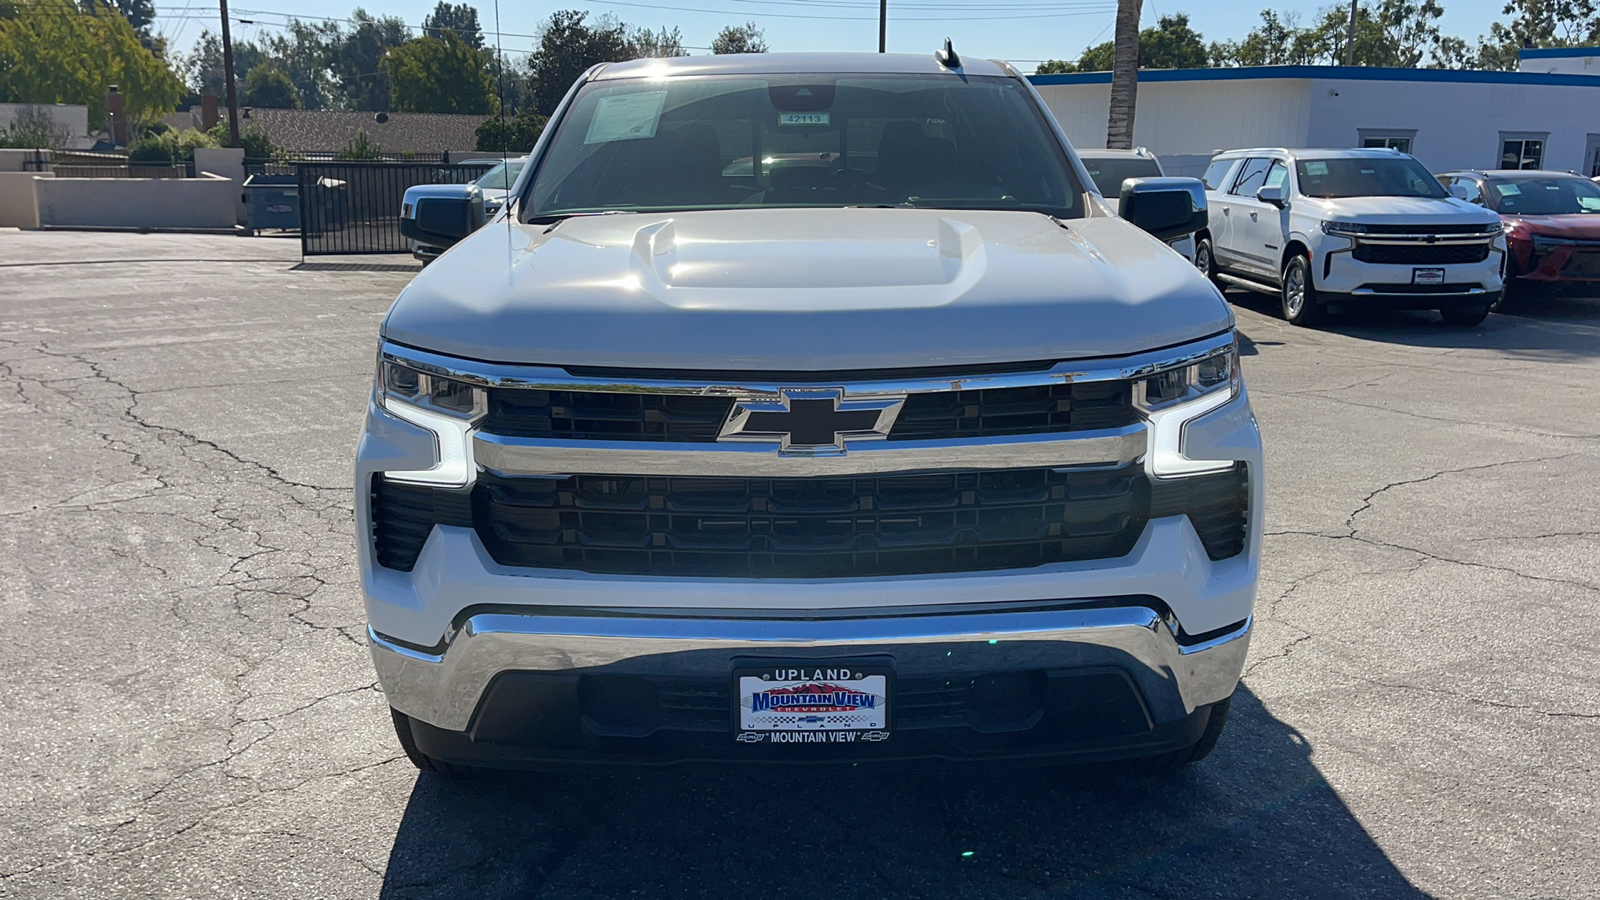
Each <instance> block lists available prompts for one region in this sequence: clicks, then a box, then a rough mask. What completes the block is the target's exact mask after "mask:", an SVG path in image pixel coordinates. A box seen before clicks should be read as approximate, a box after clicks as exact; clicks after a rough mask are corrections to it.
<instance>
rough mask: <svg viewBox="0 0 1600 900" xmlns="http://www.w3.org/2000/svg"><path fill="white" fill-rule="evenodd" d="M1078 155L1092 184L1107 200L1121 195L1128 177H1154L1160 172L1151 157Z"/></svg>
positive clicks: (1159, 168)
mask: <svg viewBox="0 0 1600 900" xmlns="http://www.w3.org/2000/svg"><path fill="white" fill-rule="evenodd" d="M1079 156H1080V157H1081V158H1082V159H1083V167H1084V168H1085V169H1088V170H1089V177H1090V178H1093V179H1094V186H1095V187H1097V188H1099V189H1100V193H1101V194H1103V195H1104V196H1105V197H1106V198H1107V199H1109V200H1115V199H1116V198H1117V197H1120V196H1121V195H1122V183H1123V182H1124V181H1127V180H1128V179H1129V178H1155V177H1157V176H1158V175H1160V174H1161V167H1160V166H1158V165H1156V161H1155V160H1153V159H1141V158H1138V157H1125V158H1116V159H1095V158H1094V157H1093V156H1086V155H1084V154H1081V153H1080V154H1079Z"/></svg>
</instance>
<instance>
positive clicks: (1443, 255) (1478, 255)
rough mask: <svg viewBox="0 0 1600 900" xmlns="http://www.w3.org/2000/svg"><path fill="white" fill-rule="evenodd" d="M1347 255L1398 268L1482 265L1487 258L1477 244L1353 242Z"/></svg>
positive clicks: (1484, 245) (1486, 251)
mask: <svg viewBox="0 0 1600 900" xmlns="http://www.w3.org/2000/svg"><path fill="white" fill-rule="evenodd" d="M1350 255H1351V256H1354V257H1355V258H1356V260H1358V261H1359V262H1364V263H1394V264H1398V265H1448V264H1450V263H1475V262H1483V261H1484V260H1486V259H1488V258H1489V245H1488V243H1481V244H1417V245H1416V246H1402V245H1399V244H1366V243H1357V244H1356V246H1355V249H1354V250H1352V251H1351V253H1350Z"/></svg>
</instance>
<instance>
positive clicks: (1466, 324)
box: [1439, 303, 1491, 328]
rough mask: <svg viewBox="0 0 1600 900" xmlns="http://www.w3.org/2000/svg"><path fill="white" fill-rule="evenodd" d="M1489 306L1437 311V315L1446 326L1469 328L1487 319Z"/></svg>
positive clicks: (1485, 304)
mask: <svg viewBox="0 0 1600 900" xmlns="http://www.w3.org/2000/svg"><path fill="white" fill-rule="evenodd" d="M1490 306H1491V304H1488V303H1484V304H1482V305H1479V306H1459V307H1456V308H1454V309H1441V310H1439V315H1441V316H1443V317H1444V321H1445V324H1446V325H1459V326H1461V327H1463V328H1471V327H1472V326H1474V325H1482V324H1483V320H1484V319H1487V318H1489V309H1490Z"/></svg>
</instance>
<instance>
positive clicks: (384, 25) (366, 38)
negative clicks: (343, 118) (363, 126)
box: [331, 7, 411, 111]
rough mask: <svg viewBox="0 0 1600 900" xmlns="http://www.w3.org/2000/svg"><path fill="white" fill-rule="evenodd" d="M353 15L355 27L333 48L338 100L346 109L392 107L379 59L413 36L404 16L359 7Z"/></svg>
mask: <svg viewBox="0 0 1600 900" xmlns="http://www.w3.org/2000/svg"><path fill="white" fill-rule="evenodd" d="M350 19H351V20H352V21H353V22H355V27H354V28H352V29H350V31H348V32H346V33H344V34H343V35H342V36H341V38H340V40H339V42H338V44H337V45H336V46H335V47H334V48H333V51H332V66H331V68H332V69H333V76H334V81H335V82H336V83H337V85H338V96H339V104H340V105H341V106H343V107H344V108H345V109H364V110H373V111H378V110H387V109H390V108H392V106H391V103H392V101H391V99H390V89H389V76H388V74H386V73H385V72H384V71H383V69H382V67H381V66H380V65H379V62H380V61H381V60H382V59H383V55H384V54H385V53H387V52H389V48H391V47H398V46H400V45H401V44H404V43H405V42H406V41H407V40H410V38H411V31H410V29H409V28H407V27H406V23H405V20H404V19H399V18H396V17H394V16H384V17H382V18H374V17H373V16H372V15H371V14H370V13H368V12H367V11H366V10H364V9H361V8H359V7H357V8H356V10H355V11H354V12H352V13H351V14H350Z"/></svg>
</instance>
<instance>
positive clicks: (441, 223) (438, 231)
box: [400, 184, 483, 247]
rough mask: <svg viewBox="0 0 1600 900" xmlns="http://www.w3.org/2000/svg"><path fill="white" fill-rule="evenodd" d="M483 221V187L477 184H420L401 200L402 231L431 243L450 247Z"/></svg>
mask: <svg viewBox="0 0 1600 900" xmlns="http://www.w3.org/2000/svg"><path fill="white" fill-rule="evenodd" d="M481 225H483V191H481V190H479V189H478V186H477V185H475V184H419V185H417V186H416V187H414V188H409V189H407V190H406V195H405V199H404V200H402V201H401V203H400V233H401V234H403V235H405V236H406V237H408V238H411V239H412V240H414V241H417V242H419V243H423V244H427V245H429V246H431V247H449V246H452V245H454V244H456V243H457V242H459V241H460V240H461V239H462V238H464V237H466V236H467V235H469V234H471V233H473V232H474V231H477V230H478V228H479V226H481Z"/></svg>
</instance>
